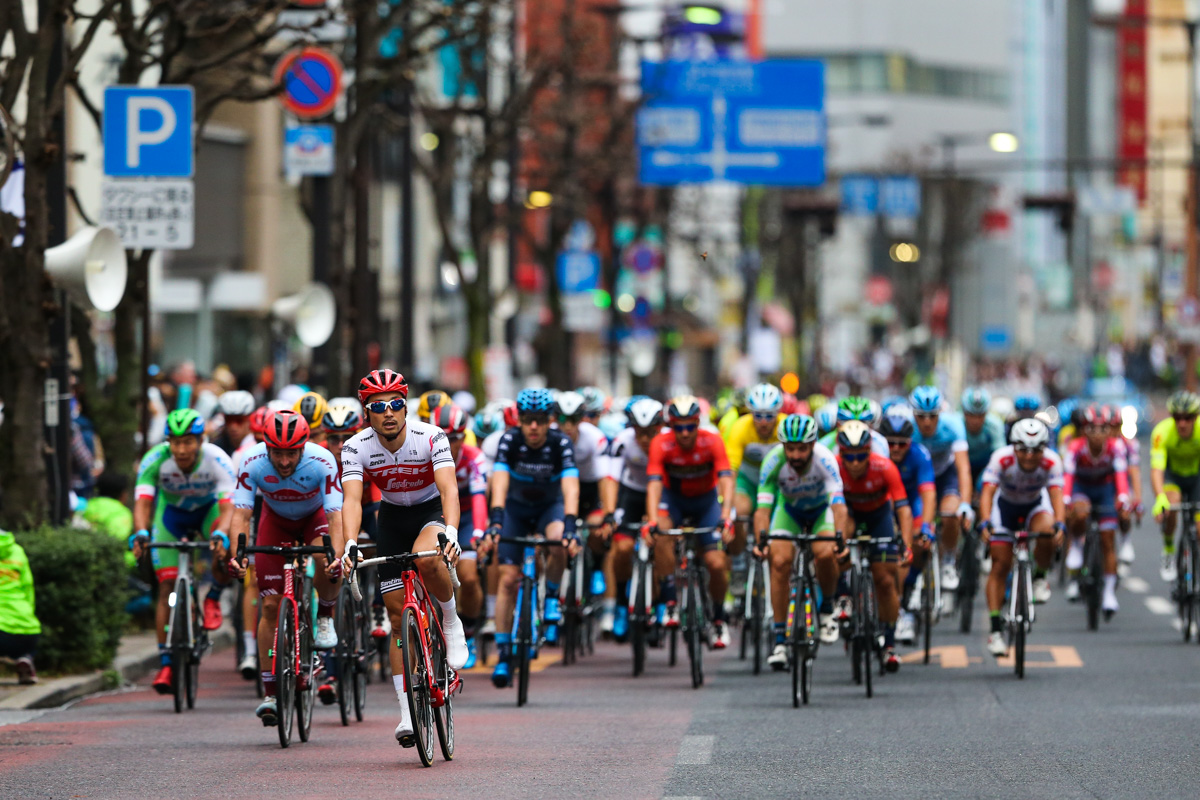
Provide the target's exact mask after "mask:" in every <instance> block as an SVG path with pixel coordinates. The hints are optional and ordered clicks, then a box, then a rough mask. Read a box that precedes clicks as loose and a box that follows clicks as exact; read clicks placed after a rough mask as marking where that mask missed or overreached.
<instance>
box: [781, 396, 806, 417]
mask: <svg viewBox="0 0 1200 800" xmlns="http://www.w3.org/2000/svg"><path fill="white" fill-rule="evenodd" d="M806 411H808V409H807V408H805V409H804V410H803V411H801V405H800V398H799V397H796V395H794V394H790V393H788V392H784V393H783V405H781V406H780V407H779V413H780V414H784V415H785V416H786V415H788V414H803V413H805V412H806Z"/></svg>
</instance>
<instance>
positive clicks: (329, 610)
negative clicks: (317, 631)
mask: <svg viewBox="0 0 1200 800" xmlns="http://www.w3.org/2000/svg"><path fill="white" fill-rule="evenodd" d="M336 605H337V600H322V599H320V598H317V616H318V617H332V616H333V608H334V606H336Z"/></svg>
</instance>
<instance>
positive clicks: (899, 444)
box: [888, 439, 912, 450]
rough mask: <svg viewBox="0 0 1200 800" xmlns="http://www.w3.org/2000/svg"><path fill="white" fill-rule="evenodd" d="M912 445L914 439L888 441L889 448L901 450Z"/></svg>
mask: <svg viewBox="0 0 1200 800" xmlns="http://www.w3.org/2000/svg"><path fill="white" fill-rule="evenodd" d="M910 444H912V439H888V447H891V448H893V449H895V450H899V449H901V448H903V447H908V446H909V445H910Z"/></svg>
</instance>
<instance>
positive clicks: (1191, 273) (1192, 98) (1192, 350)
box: [1184, 21, 1200, 391]
mask: <svg viewBox="0 0 1200 800" xmlns="http://www.w3.org/2000/svg"><path fill="white" fill-rule="evenodd" d="M1185 28H1186V31H1187V65H1188V66H1187V71H1188V77H1187V92H1188V126H1187V127H1188V144H1189V145H1190V147H1189V152H1190V154H1191V158H1190V159H1189V164H1188V176H1187V178H1188V196H1187V220H1188V222H1187V272H1186V273H1185V276H1184V296H1185V297H1188V298H1195V297H1196V295H1197V285H1198V284H1200V273H1198V272H1197V270H1198V269H1200V263H1198V261H1200V258H1198V256H1200V242H1198V241H1197V227H1196V226H1197V224H1200V203H1198V202H1197V201H1198V200H1200V197H1198V196H1197V194H1198V192H1197V186H1196V162H1197V142H1196V23H1195V22H1193V21H1188V22H1187V23H1185ZM1186 354H1187V362H1186V363H1187V370H1186V373H1185V374H1184V384H1185V385H1186V386H1187V388H1188V389H1190V390H1192V391H1194V390H1195V389H1196V345H1195V344H1194V343H1191V342H1189V343H1188V344H1187V345H1186Z"/></svg>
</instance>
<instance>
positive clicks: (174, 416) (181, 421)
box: [167, 408, 204, 436]
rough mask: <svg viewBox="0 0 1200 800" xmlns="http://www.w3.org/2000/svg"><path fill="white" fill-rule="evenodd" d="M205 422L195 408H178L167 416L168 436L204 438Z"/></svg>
mask: <svg viewBox="0 0 1200 800" xmlns="http://www.w3.org/2000/svg"><path fill="white" fill-rule="evenodd" d="M203 435H204V420H203V419H202V418H201V417H200V414H199V413H197V411H196V410H195V409H193V408H177V409H175V410H174V411H172V412H171V413H170V414H167V436H203Z"/></svg>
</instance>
